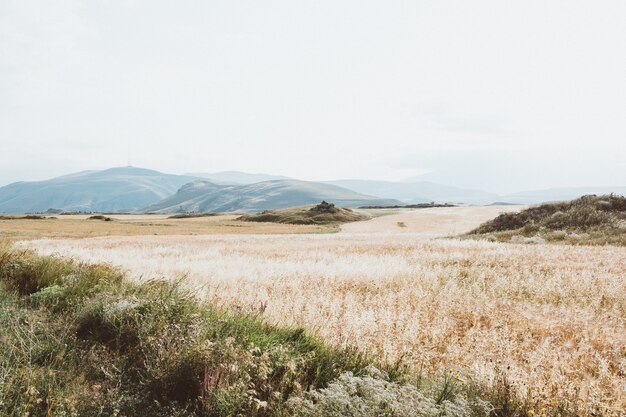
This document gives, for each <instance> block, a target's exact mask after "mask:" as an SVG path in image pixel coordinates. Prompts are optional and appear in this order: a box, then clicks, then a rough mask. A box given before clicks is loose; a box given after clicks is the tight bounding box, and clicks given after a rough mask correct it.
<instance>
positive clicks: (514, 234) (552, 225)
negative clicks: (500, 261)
mask: <svg viewBox="0 0 626 417" xmlns="http://www.w3.org/2000/svg"><path fill="white" fill-rule="evenodd" d="M466 237H474V238H475V237H482V238H487V239H489V240H493V241H500V242H513V243H543V242H546V241H547V242H561V243H569V244H574V245H605V244H609V245H618V246H626V197H623V196H619V195H614V194H610V195H603V196H596V195H586V196H583V197H580V198H578V199H576V200H572V201H562V202H557V203H546V204H540V205H538V206H533V207H530V208H528V209H526V210H522V211H520V212H519V213H504V214H501V215H499V216H498V217H496V218H495V219H493V220H490V221H488V222H486V223H483V224H482V225H480V226H479V227H478V228H476V229H475V230H472V231H471V232H469V233H468V234H467V235H466Z"/></svg>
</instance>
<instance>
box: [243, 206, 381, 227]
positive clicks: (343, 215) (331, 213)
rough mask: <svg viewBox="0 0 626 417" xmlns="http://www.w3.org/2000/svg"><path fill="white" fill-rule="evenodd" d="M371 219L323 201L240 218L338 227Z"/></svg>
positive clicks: (249, 220)
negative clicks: (314, 204) (312, 204)
mask: <svg viewBox="0 0 626 417" xmlns="http://www.w3.org/2000/svg"><path fill="white" fill-rule="evenodd" d="M369 218H370V217H369V216H367V215H365V214H361V213H357V212H355V211H353V210H350V209H347V208H341V207H336V206H335V205H334V204H332V203H327V202H326V201H322V202H321V203H320V204H318V205H316V206H313V207H310V206H305V207H295V208H287V209H281V210H266V211H262V212H261V213H257V214H246V215H244V216H241V217H239V218H238V220H243V221H246V222H267V223H284V224H309V225H336V224H341V223H349V222H358V221H362V220H368V219H369Z"/></svg>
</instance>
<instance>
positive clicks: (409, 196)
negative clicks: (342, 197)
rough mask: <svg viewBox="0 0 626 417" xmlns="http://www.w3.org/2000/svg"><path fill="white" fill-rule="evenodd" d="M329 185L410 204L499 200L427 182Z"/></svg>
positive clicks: (487, 195) (338, 182)
mask: <svg viewBox="0 0 626 417" xmlns="http://www.w3.org/2000/svg"><path fill="white" fill-rule="evenodd" d="M327 183H329V184H334V185H338V186H340V187H344V188H348V189H350V190H354V191H357V192H359V193H364V194H369V195H375V196H378V197H384V198H393V199H396V200H400V201H403V202H405V203H408V204H419V203H430V202H432V201H434V202H438V203H466V204H489V203H492V202H494V201H496V200H497V198H498V195H497V194H493V193H488V192H486V191H482V190H466V189H463V188H457V187H450V186H447V185H441V184H436V183H432V182H427V181H419V182H412V183H405V182H392V181H375V180H358V179H352V180H336V181H328V182H327Z"/></svg>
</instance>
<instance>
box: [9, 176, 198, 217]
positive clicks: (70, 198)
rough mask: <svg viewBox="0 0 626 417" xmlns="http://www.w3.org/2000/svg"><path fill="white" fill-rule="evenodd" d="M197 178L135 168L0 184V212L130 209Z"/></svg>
mask: <svg viewBox="0 0 626 417" xmlns="http://www.w3.org/2000/svg"><path fill="white" fill-rule="evenodd" d="M196 179H197V178H195V177H191V176H184V175H170V174H164V173H162V172H158V171H153V170H149V169H142V168H135V167H120V168H111V169H106V170H103V171H83V172H78V173H74V174H69V175H64V176H62V177H57V178H53V179H50V180H45V181H33V182H16V183H13V184H9V185H7V186H4V187H0V213H32V212H42V211H46V210H48V209H50V208H53V209H62V210H66V211H95V212H116V211H133V210H136V209H139V208H141V207H145V206H147V205H150V204H154V203H156V202H158V201H160V200H161V199H163V198H165V197H169V196H171V195H172V194H174V193H176V191H177V190H178V189H179V188H180V187H181V186H182V185H184V184H186V183H189V182H191V181H195V180H196Z"/></svg>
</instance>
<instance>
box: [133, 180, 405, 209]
mask: <svg viewBox="0 0 626 417" xmlns="http://www.w3.org/2000/svg"><path fill="white" fill-rule="evenodd" d="M322 200H326V201H332V202H333V203H335V204H336V205H338V206H341V207H358V206H362V205H371V204H378V205H393V204H398V203H400V202H399V201H398V200H394V199H384V198H378V197H373V196H369V195H364V194H360V193H357V192H354V191H352V190H348V189H345V188H342V187H338V186H335V185H331V184H324V183H318V182H310V181H300V180H273V181H263V182H259V183H255V184H246V185H220V184H215V183H213V182H210V181H206V180H199V181H195V182H192V183H189V184H186V185H184V186H183V187H181V189H180V190H178V192H177V193H176V194H175V195H173V196H171V197H169V198H166V199H164V200H163V201H160V202H159V203H156V204H153V205H151V206H148V207H146V208H145V209H144V211H147V212H157V213H161V212H162V213H171V212H190V211H198V212H206V211H246V212H255V211H262V210H273V209H279V208H287V207H294V206H302V205H307V204H316V203H319V202H320V201H322Z"/></svg>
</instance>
